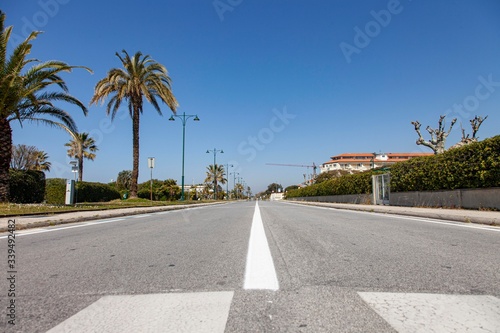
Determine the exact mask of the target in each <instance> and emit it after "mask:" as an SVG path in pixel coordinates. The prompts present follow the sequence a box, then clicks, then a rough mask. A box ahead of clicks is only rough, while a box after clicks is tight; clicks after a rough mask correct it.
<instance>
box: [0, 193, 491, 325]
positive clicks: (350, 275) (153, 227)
mask: <svg viewBox="0 0 500 333" xmlns="http://www.w3.org/2000/svg"><path fill="white" fill-rule="evenodd" d="M258 207H259V208H258V209H259V212H260V214H259V215H260V217H261V220H260V221H256V214H255V213H256V202H255V201H254V202H238V203H229V204H224V205H217V206H208V207H199V208H190V209H185V210H178V211H170V212H163V213H154V214H147V215H142V216H141V215H139V216H137V215H136V216H131V217H123V218H120V219H108V220H102V221H92V222H88V223H78V224H70V225H64V226H58V227H51V228H43V229H42V228H40V229H31V230H23V231H16V232H15V235H16V238H15V243H14V244H15V247H14V250H15V267H14V270H13V271H14V272H15V273H8V271H11V269H9V267H8V266H7V260H8V250H9V247H8V239H7V234H1V235H0V258H3V263H4V264H3V265H2V277H3V278H2V280H1V282H0V290H1V294H0V301H1V309H3V310H2V311H3V313H2V315H1V317H0V318H2V322H1V324H0V328H2V329H3V330H5V331H8V332H46V331H48V330H51V329H52V330H51V332H69V331H72V332H92V331H94V332H103V331H109V332H114V331H116V332H123V331H130V332H139V331H141V332H418V331H421V332H432V331H436V332H446V331H445V330H443V327H448V326H446V325H451V326H449V327H451V328H450V329H449V330H448V331H449V332H455V331H456V332H460V331H463V330H461V328H467V329H472V331H474V332H500V251H499V248H500V228H495V227H487V226H477V225H473V226H472V225H466V224H460V223H447V222H440V221H436V220H428V219H422V218H410V217H397V216H388V215H378V214H372V213H361V212H352V211H343V210H336V209H327V208H321V207H311V206H303V205H297V204H290V203H281V202H262V201H260V202H259V204H258ZM257 220H258V219H257ZM259 222H260V223H261V225H263V229H262V234H260V238H259V235H258V232H259V231H258V230H259V229H258V228H256V227H255V231H254V227H252V225H254V226H255V225H258V223H259ZM252 242H255V243H252ZM249 243H250V244H254V246H250V248H253V250H251V251H249ZM11 244H12V242H11ZM11 249H12V247H11ZM263 249H269V251H268V253H269V254H270V258H271V259H272V260H271V262H270V264H271V266H270V267H269V265H268V266H265V265H264V263H269V262H268V261H267V260H266V259H265V258H263V257H262V256H263V255H265V254H262V250H263ZM251 260H253V262H254V264H253V265H249V264H248V262H249V261H251ZM261 264H262V265H264V266H265V267H262V268H260V267H259V265H261ZM252 270H255V272H253V273H254V274H251V272H250V271H252ZM273 274H275V277H277V282H278V284H279V286H278V285H276V287H270V288H267V290H266V288H265V287H264V289H263V290H262V289H261V290H256V289H254V288H252V287H248V286H251V285H252V284H251V283H249V280H251V279H252V276H258V277H259V278H261V279H263V280H264V281H265V280H266V279H270V280H272V275H273ZM12 275H14V277H15V278H14V279H13V280H10V281H9V280H8V279H9V277H11V276H12ZM12 281H13V282H14V283H13V284H12ZM250 282H251V281H250ZM271 285H273V284H271ZM246 286H247V287H246ZM12 288H14V289H15V296H12V295H11V296H9V295H8V294H9V289H11V290H12ZM12 300H14V303H15V311H14V314H15V320H14V321H15V325H12V324H9V322H8V320H10V319H9V317H8V316H7V315H8V314H9V311H10V313H12V311H11V310H9V309H8V306H9V305H10V302H11V301H12ZM464 309H465V310H464ZM464 311H465V312H464ZM398 316H399V317H398ZM450 318H451V319H450ZM446 319H450V321H451V324H450V323H447V322H446ZM443 323H445V324H443ZM120 325H122V326H120ZM439 325H441V326H439ZM443 325H444V326H443ZM453 325H455V326H453ZM460 325H462V326H460ZM463 325H468V326H463ZM452 326H453V327H452ZM419 327H420V330H419Z"/></svg>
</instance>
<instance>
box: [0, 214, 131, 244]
mask: <svg viewBox="0 0 500 333" xmlns="http://www.w3.org/2000/svg"><path fill="white" fill-rule="evenodd" d="M123 220H125V219H124V218H123V219H112V220H101V221H96V222H82V223H79V224H75V225H71V226H67V227H55V228H50V229H39V230H34V231H26V232H25V231H23V230H20V231H18V232H16V237H18V236H28V235H35V234H41V233H42V232H52V231H59V230H65V229H73V228H81V227H88V226H90V225H96V224H104V223H112V222H117V221H123ZM7 237H8V236H1V237H0V239H3V238H7Z"/></svg>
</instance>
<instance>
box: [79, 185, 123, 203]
mask: <svg viewBox="0 0 500 333" xmlns="http://www.w3.org/2000/svg"><path fill="white" fill-rule="evenodd" d="M115 199H120V192H118V191H117V190H115V189H113V188H111V186H109V185H108V184H102V183H91V182H77V183H76V200H77V202H105V201H111V200H115Z"/></svg>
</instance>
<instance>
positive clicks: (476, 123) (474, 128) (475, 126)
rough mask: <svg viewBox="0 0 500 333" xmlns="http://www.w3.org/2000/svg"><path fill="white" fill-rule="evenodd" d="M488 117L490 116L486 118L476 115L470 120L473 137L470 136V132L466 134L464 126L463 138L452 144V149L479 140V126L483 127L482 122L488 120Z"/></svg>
mask: <svg viewBox="0 0 500 333" xmlns="http://www.w3.org/2000/svg"><path fill="white" fill-rule="evenodd" d="M486 118H488V116H486V117H484V118H483V117H481V116H479V117H478V116H475V117H474V119H471V120H469V122H470V125H471V127H472V137H469V134H467V135H466V134H465V130H464V129H463V127H462V139H461V140H460V141H459V142H457V143H456V144H455V145H453V146H451V147H450V149H453V148H459V147H463V146H465V145H468V144H471V143H473V142H477V141H478V139H479V138H478V137H477V136H476V134H477V132H478V131H479V127H481V124H482V123H483V121H485V120H486Z"/></svg>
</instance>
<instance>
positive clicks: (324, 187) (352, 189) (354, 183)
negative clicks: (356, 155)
mask: <svg viewBox="0 0 500 333" xmlns="http://www.w3.org/2000/svg"><path fill="white" fill-rule="evenodd" d="M379 173H382V172H381V171H378V170H370V171H366V172H362V173H356V174H353V175H346V176H342V177H339V178H333V179H330V180H327V181H324V182H322V183H319V184H314V185H311V186H307V187H304V188H301V189H297V190H290V191H287V194H286V196H287V198H296V197H316V196H323V195H348V194H369V193H372V175H374V174H379Z"/></svg>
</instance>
